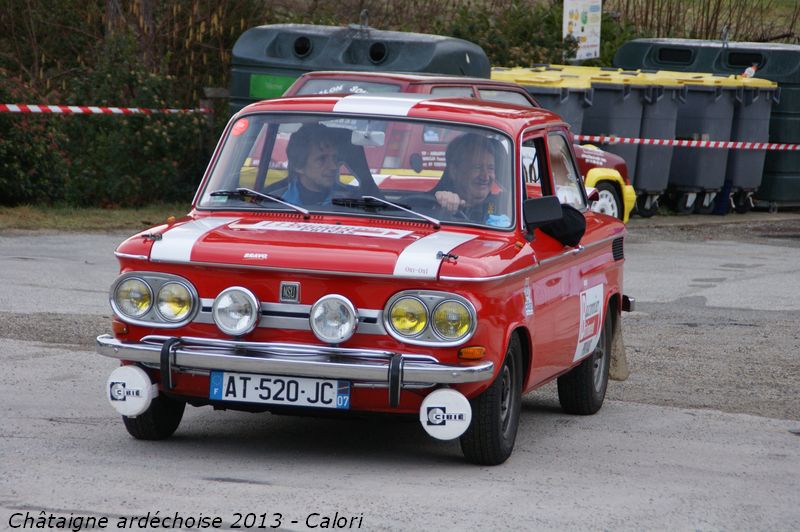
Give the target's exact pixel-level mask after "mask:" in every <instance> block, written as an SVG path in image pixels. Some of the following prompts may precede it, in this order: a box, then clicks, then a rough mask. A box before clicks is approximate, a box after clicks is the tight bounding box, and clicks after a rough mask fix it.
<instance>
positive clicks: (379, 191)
mask: <svg viewBox="0 0 800 532" xmlns="http://www.w3.org/2000/svg"><path fill="white" fill-rule="evenodd" d="M511 146H512V145H511V142H510V140H509V138H508V137H506V136H505V135H503V134H500V133H498V132H497V131H494V130H490V129H487V128H481V127H474V126H466V125H462V124H453V123H446V122H422V121H414V120H409V119H400V118H398V119H385V118H381V119H379V120H376V119H368V118H356V117H353V116H350V115H348V116H335V115H333V116H332V115H324V116H319V115H316V116H312V115H297V114H292V115H276V114H256V115H249V116H244V117H241V118H239V119H238V120H237V121H236V122H235V123H234V124H233V125H232V127H231V128H230V130H229V133H228V137H227V138H226V139H225V142H224V145H223V148H222V151H221V153H220V156H219V158H218V160H217V162H216V164H215V166H214V168H213V171H212V173H211V177H210V179H209V181H208V183H207V185H206V186H205V188H204V189H203V193H202V195H201V196H200V200H199V202H198V205H197V206H198V208H200V209H227V210H231V209H234V210H269V211H278V210H280V211H296V212H302V211H303V210H306V211H308V212H312V213H337V214H356V215H360V216H372V217H382V218H403V219H409V220H415V221H420V220H428V221H429V222H430V223H433V224H435V225H437V224H438V223H452V224H473V225H482V226H488V227H494V228H498V229H510V228H511V227H513V225H514V215H513V209H512V205H513V200H512V199H513V197H514V181H513V179H512V168H513V165H512V147H511ZM259 195H261V196H259ZM264 195H267V196H270V197H271V198H265V197H264ZM274 199H279V200H281V201H275V200H274ZM298 208H299V209H298Z"/></svg>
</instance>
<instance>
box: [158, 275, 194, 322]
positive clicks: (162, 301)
mask: <svg viewBox="0 0 800 532" xmlns="http://www.w3.org/2000/svg"><path fill="white" fill-rule="evenodd" d="M192 303H193V301H192V294H191V293H190V292H189V289H188V288H186V287H185V286H184V285H183V284H181V283H165V284H164V285H163V286H162V287H161V289H160V290H159V291H158V296H157V297H156V308H157V309H158V313H159V314H160V315H161V317H162V318H164V319H165V320H167V321H172V322H178V321H182V320H183V319H185V318H186V316H188V315H189V313H190V312H191V311H192Z"/></svg>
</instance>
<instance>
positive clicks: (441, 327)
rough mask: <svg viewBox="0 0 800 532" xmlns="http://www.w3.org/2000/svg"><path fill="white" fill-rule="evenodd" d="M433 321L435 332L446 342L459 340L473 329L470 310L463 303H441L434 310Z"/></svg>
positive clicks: (450, 301) (449, 301)
mask: <svg viewBox="0 0 800 532" xmlns="http://www.w3.org/2000/svg"><path fill="white" fill-rule="evenodd" d="M431 321H432V322H433V330H434V331H436V334H438V335H439V336H441V337H442V338H444V339H445V340H459V339H461V338H463V337H464V336H466V335H467V334H468V333H469V331H470V328H471V327H472V315H471V314H470V312H469V309H468V308H467V307H466V306H465V305H464V304H463V303H460V302H458V301H453V300H448V301H443V302H441V303H439V304H438V305H437V306H436V308H435V309H434V310H433V317H432V319H431Z"/></svg>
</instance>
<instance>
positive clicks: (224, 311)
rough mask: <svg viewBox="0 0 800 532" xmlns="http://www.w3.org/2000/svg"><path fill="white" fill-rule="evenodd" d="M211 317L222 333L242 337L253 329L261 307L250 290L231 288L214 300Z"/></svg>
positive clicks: (238, 287) (237, 287)
mask: <svg viewBox="0 0 800 532" xmlns="http://www.w3.org/2000/svg"><path fill="white" fill-rule="evenodd" d="M211 315H212V316H213V317H214V323H216V324H217V327H219V329H220V330H221V331H222V332H224V333H225V334H230V335H231V336H242V335H245V334H247V333H249V332H250V331H252V330H253V329H255V327H256V324H257V323H258V318H259V316H260V315H261V305H260V304H259V302H258V300H257V299H256V296H254V295H253V293H252V292H251V291H250V290H248V289H246V288H242V287H240V286H233V287H231V288H226V289H225V290H223V291H222V292H220V294H219V295H218V296H217V299H215V300H214V306H213V307H212V309H211Z"/></svg>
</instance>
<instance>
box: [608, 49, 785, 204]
mask: <svg viewBox="0 0 800 532" xmlns="http://www.w3.org/2000/svg"><path fill="white" fill-rule="evenodd" d="M614 65H615V66H618V67H622V68H660V69H670V70H683V71H706V72H714V73H717V74H723V75H726V76H729V75H738V74H742V73H743V72H744V71H745V69H747V68H748V67H750V66H752V65H756V66H757V70H756V73H755V77H756V78H759V79H766V80H769V81H772V82H775V83H777V84H778V85H779V87H780V99H779V101H778V97H777V93H773V98H772V99H773V104H772V109H771V115H770V122H769V141H770V142H775V143H788V144H798V143H800V45H794V44H776V43H747V42H727V43H724V42H721V41H700V40H692V39H635V40H633V41H629V42H627V43H625V44H623V45H622V46H621V47H620V49H619V50H618V51H617V53H616V55H615V56H614ZM764 107H765V106H763V105H757V106H756V107H755V108H753V112H757V111H756V109H758V108H761V109H762V110H763V108H764ZM719 140H724V139H719ZM747 140H751V139H747ZM754 140H755V139H754ZM755 197H756V200H757V202H759V203H763V204H765V205H768V206H769V208H770V210H776V209H777V208H778V206H779V205H782V204H783V205H790V204H791V205H797V204H800V153H798V152H789V151H769V152H767V153H766V155H765V160H764V172H763V178H762V181H761V184H760V186H759V188H758V191H757V192H756V196H755Z"/></svg>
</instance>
